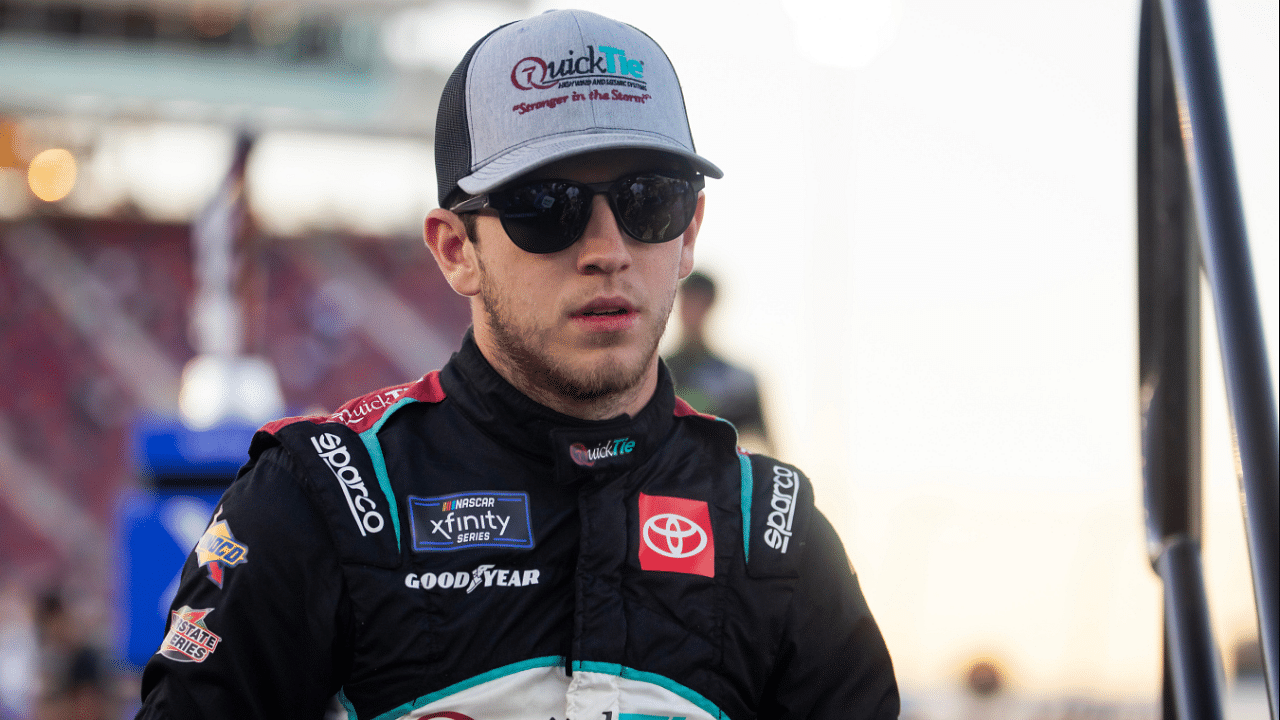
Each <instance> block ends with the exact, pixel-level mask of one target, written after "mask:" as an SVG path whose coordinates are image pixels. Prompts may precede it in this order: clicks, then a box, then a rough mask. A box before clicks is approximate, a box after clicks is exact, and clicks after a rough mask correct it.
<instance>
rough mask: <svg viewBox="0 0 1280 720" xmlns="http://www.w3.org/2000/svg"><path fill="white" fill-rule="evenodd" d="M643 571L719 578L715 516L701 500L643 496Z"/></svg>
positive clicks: (641, 536) (641, 552)
mask: <svg viewBox="0 0 1280 720" xmlns="http://www.w3.org/2000/svg"><path fill="white" fill-rule="evenodd" d="M639 509H640V543H639V545H640V567H641V569H643V570H657V571H662V572H678V573H687V574H690V575H702V576H705V577H715V574H716V573H715V569H716V550H715V537H714V536H713V535H712V532H711V513H710V511H709V510H708V509H707V504H706V503H705V502H703V501H701V500H687V499H685V498H676V497H664V496H661V495H645V494H644V493H641V494H640V500H639Z"/></svg>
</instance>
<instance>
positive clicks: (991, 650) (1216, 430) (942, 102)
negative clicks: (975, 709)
mask: <svg viewBox="0 0 1280 720" xmlns="http://www.w3.org/2000/svg"><path fill="white" fill-rule="evenodd" d="M576 4H577V5H578V6H581V7H585V8H587V9H592V10H595V11H597V12H601V13H603V14H606V15H610V16H612V17H616V18H618V19H622V20H626V21H628V22H632V23H633V24H635V25H637V26H638V27H640V28H642V29H644V30H645V31H646V32H648V33H649V34H650V35H652V36H653V37H654V38H655V39H656V40H657V41H658V42H659V43H660V44H662V46H663V47H664V48H665V49H666V50H667V53H668V54H669V55H670V56H671V58H672V59H673V61H674V62H675V64H676V66H677V70H678V71H679V72H680V76H681V81H682V83H683V86H684V91H685V97H686V100H687V103H688V106H689V114H690V118H691V121H692V123H693V129H694V138H695V141H696V142H697V144H698V149H699V151H700V152H702V153H703V154H705V155H706V156H707V157H709V158H711V159H712V161H713V162H716V163H717V164H719V165H720V166H721V167H722V168H723V169H724V170H725V178H724V179H723V180H720V181H714V182H712V183H710V187H709V188H708V216H707V221H706V223H705V225H704V230H703V234H702V235H701V236H700V238H699V248H698V253H699V258H700V264H701V265H702V266H703V267H704V268H705V269H707V270H710V271H712V272H713V273H715V274H716V275H718V276H719V278H720V280H721V284H722V286H723V287H724V295H723V298H724V300H723V302H722V306H721V309H720V311H719V315H718V317H717V326H716V329H717V330H718V331H719V337H720V341H721V345H722V347H723V348H724V349H725V350H726V351H727V352H728V353H730V354H732V355H734V356H736V357H738V358H740V359H742V360H744V361H746V362H748V363H749V364H751V365H752V366H753V367H754V368H755V369H756V370H757V372H758V374H759V375H760V376H761V378H762V380H763V381H764V384H765V387H766V390H767V391H768V393H769V394H768V399H767V402H768V408H767V410H768V412H769V414H770V417H771V419H772V421H773V423H774V429H775V431H776V434H777V435H778V440H779V442H780V453H779V454H781V455H783V456H784V457H786V458H787V459H790V460H792V461H794V462H797V463H798V464H800V465H801V466H802V467H804V468H806V469H807V470H808V472H809V473H810V475H812V476H813V477H814V478H815V482H816V483H817V486H818V493H819V503H820V505H821V506H822V507H823V508H824V509H825V511H826V512H827V513H828V514H829V515H831V516H832V517H833V518H834V519H835V521H836V523H837V526H838V527H839V528H840V529H841V532H842V534H843V536H844V538H845V540H846V543H847V544H848V545H849V552H850V555H851V556H852V558H853V560H854V563H855V565H856V566H857V567H858V569H859V573H860V575H861V577H862V580H863V584H864V587H865V589H866V592H867V595H868V597H869V599H870V601H871V603H872V605H873V609H874V610H875V611H876V614H877V617H878V619H879V621H880V623H881V626H882V628H883V630H884V632H885V635H886V637H887V639H888V641H889V644H890V647H891V650H892V651H893V653H894V656H895V662H896V663H897V666H898V669H899V674H900V677H901V678H902V680H903V681H904V683H906V684H908V685H910V686H912V687H915V688H921V687H932V686H940V685H944V684H946V683H950V682H954V681H955V680H956V678H957V677H958V676H959V674H960V672H961V670H962V668H963V666H964V664H965V663H966V662H967V661H969V660H970V659H972V658H973V657H975V656H977V655H980V654H991V655H993V656H995V657H996V658H997V659H999V660H1000V661H1001V662H1002V663H1003V664H1004V665H1005V667H1006V668H1007V669H1008V671H1009V673H1010V675H1011V678H1012V680H1013V681H1014V684H1015V686H1016V687H1018V688H1020V689H1022V690H1025V691H1031V692H1040V691H1051V692H1061V691H1064V690H1081V691H1086V692H1094V693H1102V694H1108V695H1130V694H1136V695H1138V696H1140V697H1147V698H1149V697H1154V695H1153V693H1154V692H1156V688H1157V683H1158V679H1159V670H1158V663H1159V654H1158V653H1159V643H1160V640H1159V617H1160V615H1159V586H1158V581H1157V580H1156V578H1155V577H1154V575H1152V573H1151V572H1150V569H1149V565H1147V564H1146V559H1145V546H1144V540H1143V537H1142V533H1141V522H1142V511H1141V504H1140V495H1139V462H1140V460H1139V457H1138V454H1137V449H1136V439H1137V433H1138V428H1137V410H1138V407H1137V389H1136V388H1137V380H1136V375H1137V330H1136V310H1135V307H1136V280H1135V277H1136V269H1135V265H1136V259H1135V257H1136V250H1135V233H1136V230H1135V226H1136V222H1135V218H1134V205H1135V200H1134V197H1135V179H1134V177H1135V175H1134V162H1135V160H1134V157H1135V149H1134V136H1135V129H1134V123H1135V119H1134V117H1135V103H1136V101H1135V93H1136V76H1137V71H1136V57H1137V34H1138V31H1137V26H1138V2H1137V1H1136V0H1135V1H1134V2H1132V3H1116V2H1114V0H1084V1H1082V2H1076V3H1028V2H1022V1H1020V0H1005V1H996V0H991V1H984V2H967V3H954V2H947V1H946V0H904V1H902V2H892V1H890V0H862V1H861V2H842V3H829V4H827V3H823V2H820V1H819V0H810V1H808V2H795V1H794V0H792V1H789V2H787V3H786V7H787V8H788V9H789V10H788V11H784V10H783V9H782V5H781V4H780V3H776V2H769V1H757V2H697V3H691V2H687V1H683V0H682V1H679V2H677V1H676V0H652V1H650V2H646V3H634V4H621V3H616V2H579V3H576ZM1211 7H1212V11H1213V12H1214V22H1215V32H1216V35H1217V38H1218V43H1219V53H1220V62H1221V64H1222V68H1223V75H1224V82H1225V86H1226V91H1227V94H1228V101H1229V103H1230V107H1229V113H1230V121H1231V127H1232V130H1233V139H1234V141H1235V149H1236V157H1237V163H1238V169H1239V173H1240V177H1241V181H1242V186H1243V192H1244V202H1245V208H1246V213H1247V218H1248V223H1249V232H1250V240H1251V243H1252V245H1253V249H1254V256H1255V262H1256V265H1255V271H1256V272H1257V273H1258V289H1259V296H1260V298H1261V300H1262V303H1263V316H1264V323H1265V327H1266V328H1267V332H1268V341H1269V344H1270V362H1271V366H1272V368H1273V370H1272V373H1273V378H1274V375H1275V367H1276V346H1275V342H1276V317H1277V309H1276V304H1277V302H1276V301H1277V294H1278V293H1277V269H1276V268H1277V264H1278V263H1277V245H1278V241H1277V237H1278V234H1280V233H1278V229H1277V196H1278V195H1280V191H1278V189H1277V177H1278V175H1280V173H1278V171H1277V136H1278V134H1280V133H1278V131H1277V91H1276V88H1277V84H1278V83H1277V60H1276V58H1277V12H1276V6H1275V4H1274V3H1266V2H1262V1H1261V0H1248V1H1241V2H1232V3H1227V2H1216V3H1211ZM842 13H843V15H842ZM867 48H872V50H871V51H868V50H867ZM876 48H878V49H879V52H878V53H877V52H874V49H876ZM820 63H822V64H820ZM1208 304H1209V303H1208V302H1206V305H1208ZM1208 312H1209V310H1208V309H1206V313H1208ZM1211 324H1212V323H1211V320H1210V319H1208V318H1207V319H1206V325H1211ZM1206 332H1207V334H1208V332H1209V331H1206ZM1208 342H1210V343H1215V344H1209V345H1207V348H1208V350H1207V352H1206V353H1205V376H1206V378H1207V381H1206V391H1205V412H1206V415H1207V423H1208V425H1207V428H1206V437H1205V443H1206V451H1205V462H1206V478H1205V484H1206V488H1207V490H1206V516H1207V517H1208V520H1207V524H1208V530H1207V540H1206V565H1207V572H1208V574H1209V578H1210V582H1211V584H1212V587H1211V604H1212V609H1213V612H1214V615H1215V621H1216V624H1217V631H1218V636H1219V637H1218V639H1219V642H1220V643H1221V644H1223V645H1225V646H1227V647H1228V648H1229V647H1231V646H1232V645H1234V643H1235V642H1236V641H1237V640H1239V639H1242V638H1244V637H1247V636H1249V635H1250V634H1252V633H1254V632H1255V630H1254V629H1253V625H1252V624H1253V623H1254V619H1253V609H1252V600H1251V595H1252V590H1251V588H1250V586H1249V584H1248V583H1249V577H1248V568H1247V560H1246V556H1245V550H1244V541H1243V534H1242V533H1243V531H1242V529H1241V521H1240V519H1239V505H1238V500H1237V496H1236V495H1235V493H1236V480H1235V477H1234V473H1233V470H1232V466H1231V460H1230V454H1229V453H1230V440H1229V436H1228V434H1227V431H1226V427H1227V421H1226V406H1225V405H1226V404H1225V399H1224V396H1223V393H1222V390H1221V381H1220V377H1221V370H1220V366H1219V364H1218V358H1217V350H1216V339H1214V338H1213V337H1212V336H1211V335H1210V337H1209V338H1208ZM1273 384H1274V380H1273ZM1227 655H1228V657H1229V656H1230V652H1229V651H1228V653H1227ZM1229 662H1230V661H1229V660H1228V663H1229ZM1228 670H1230V667H1229V666H1228Z"/></svg>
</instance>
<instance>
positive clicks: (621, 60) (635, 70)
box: [511, 45, 648, 90]
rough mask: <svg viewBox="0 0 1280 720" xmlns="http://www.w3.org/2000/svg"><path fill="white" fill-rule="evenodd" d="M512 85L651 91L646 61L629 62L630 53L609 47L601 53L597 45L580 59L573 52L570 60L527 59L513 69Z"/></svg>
mask: <svg viewBox="0 0 1280 720" xmlns="http://www.w3.org/2000/svg"><path fill="white" fill-rule="evenodd" d="M569 80H577V81H578V82H568V81H569ZM511 84H512V85H514V86H516V87H517V88H519V89H520V90H550V89H551V88H554V87H575V86H578V85H627V86H629V87H633V88H638V89H640V90H646V89H648V88H647V86H646V85H645V82H644V62H643V61H642V60H631V59H629V58H628V57H627V51H626V50H622V49H619V48H615V47H608V46H606V45H601V46H600V52H599V53H597V52H596V48H595V46H594V45H588V46H587V54H586V55H579V56H578V57H574V56H573V51H572V50H570V51H569V55H568V57H565V58H562V59H560V60H550V61H548V60H543V59H542V58H539V57H527V58H524V59H523V60H521V61H520V62H518V63H516V64H515V66H513V67H512V68H511Z"/></svg>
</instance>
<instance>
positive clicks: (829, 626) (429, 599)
mask: <svg viewBox="0 0 1280 720" xmlns="http://www.w3.org/2000/svg"><path fill="white" fill-rule="evenodd" d="M735 440H736V435H735V432H734V429H733V427H732V426H731V425H730V424H729V423H727V422H724V421H722V420H717V419H715V418H712V417H710V416H705V415H699V414H697V413H696V412H694V411H693V410H692V409H691V408H689V406H688V405H685V404H684V403H683V402H681V401H678V400H677V399H676V398H675V396H674V394H673V391H672V386H671V381H670V377H669V374H668V373H667V371H666V369H665V367H662V368H661V369H660V378H659V386H658V390H657V392H656V393H655V394H654V397H653V399H652V400H651V401H650V402H649V403H648V405H647V406H646V407H645V408H644V410H642V411H641V412H640V413H638V414H637V415H636V416H635V417H634V418H628V417H626V416H620V417H619V418H616V419H614V420H609V421H603V422H590V421H584V420H579V419H575V418H572V417H568V416H565V415H561V414H559V413H556V412H554V411H552V410H550V409H548V408H546V407H543V406H541V405H538V404H537V403H535V402H534V401H532V400H530V399H529V398H528V397H526V396H525V395H523V394H522V393H520V392H519V391H517V390H516V389H515V388H514V387H513V386H511V385H510V384H509V383H507V382H506V380H504V379H503V378H502V377H501V376H500V375H499V374H498V373H497V372H496V371H494V369H493V368H492V367H491V366H490V365H489V364H488V362H487V361H486V360H485V358H484V357H483V355H482V354H481V353H480V351H479V349H478V348H477V346H476V345H475V343H474V340H473V338H472V337H471V335H470V334H468V336H467V338H466V339H465V340H464V343H463V347H462V349H461V350H460V352H458V353H456V354H455V355H454V357H453V359H452V360H451V361H450V362H449V363H448V364H447V365H446V366H445V367H444V368H443V369H442V370H440V371H436V372H432V373H429V374H428V375H426V376H425V377H424V378H423V379H421V380H420V381H418V382H416V383H413V384H409V385H404V386H399V387H393V388H388V389H385V390H382V391H379V392H377V393H372V394H370V395H367V396H365V397H363V398H360V399H358V400H355V401H352V402H350V403H348V404H347V405H345V406H343V407H342V408H341V409H339V410H338V411H337V412H336V413H334V414H333V415H332V416H329V417H315V418H293V419H288V420H282V421H277V422H274V423H271V424H269V425H267V426H266V427H264V428H263V429H262V430H260V431H259V432H258V433H257V434H256V435H255V437H254V440H253V442H252V445H251V447H250V453H249V455H250V460H249V462H248V463H247V464H246V465H245V466H244V468H243V469H242V470H241V471H240V474H239V476H238V477H237V479H236V481H235V482H234V483H233V484H232V485H231V487H230V488H229V489H228V490H227V491H226V493H225V494H224V496H223V498H222V500H221V501H220V502H219V504H218V505H217V508H216V511H215V513H214V516H213V518H212V520H211V521H210V524H209V526H208V529H207V530H206V531H205V533H204V536H203V537H202V538H201V539H200V541H199V542H198V543H197V545H196V548H195V550H194V551H193V552H192V554H191V555H190V556H189V557H188V559H187V562H186V564H185V566H184V568H183V572H182V580H181V584H180V587H179V590H178V593H177V596H176V597H175V599H174V601H173V605H172V608H171V613H170V618H169V623H168V627H167V630H166V636H165V639H164V641H163V643H162V644H161V647H160V650H159V652H157V653H156V654H155V655H154V656H153V657H152V659H151V660H150V661H149V662H148V663H147V666H146V669H145V671H144V674H143V679H142V694H143V698H144V705H143V707H142V710H141V711H140V713H139V717H142V718H160V717H165V718H201V717H204V718H234V719H235V720H249V719H250V718H284V717H289V718H291V717H299V718H320V717H322V716H323V714H324V712H325V707H326V706H327V704H328V703H329V701H330V699H331V698H332V696H334V694H335V693H337V695H338V697H339V699H340V700H341V701H342V703H343V705H345V707H346V709H347V712H348V715H349V717H351V718H359V719H360V720H365V719H368V718H377V719H378V720H384V719H385V720H390V719H391V718H401V717H422V718H435V719H438V720H443V719H445V718H448V719H450V720H517V719H519V720H547V719H548V718H550V719H551V720H566V719H567V720H657V719H658V718H686V719H688V720H694V719H698V720H705V719H706V718H732V720H749V719H751V718H796V719H800V718H809V719H811V720H822V719H824V718H830V719H832V720H834V719H835V718H841V719H843V718H896V717H897V715H898V702H899V701H898V692H897V686H896V683H895V680H894V676H893V669H892V666H891V663H890V659H889V655H888V652H887V650H886V648H885V645H884V642H883V640H882V638H881V635H880V632H879V630H878V628H877V627H876V624H875V621H874V620H873V619H872V617H871V614H870V612H869V610H868V609H867V606H866V603H865V601H864V599H863V596H862V592H861V590H860V589H859V586H858V582H857V578H856V576H855V575H854V574H853V572H852V568H851V566H850V564H849V561H848V560H847V558H846V556H845V553H844V550H843V547H842V546H841V544H840V540H839V539H838V537H837V536H836V533H835V532H834V530H833V529H832V527H831V525H830V524H829V523H828V521H827V520H826V519H825V518H824V517H823V516H822V514H821V513H819V512H818V511H817V510H816V509H815V508H814V506H813V495H812V488H811V485H810V484H809V481H808V480H807V479H806V478H805V477H804V476H803V475H802V474H801V473H800V472H799V471H798V470H796V469H795V468H794V467H792V466H790V465H786V464H784V463H780V462H778V461H775V460H773V459H771V458H767V457H764V456H757V455H747V454H745V453H744V452H742V451H739V450H738V449H737V448H736V447H735Z"/></svg>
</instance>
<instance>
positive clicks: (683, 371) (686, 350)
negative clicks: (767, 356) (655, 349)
mask: <svg viewBox="0 0 1280 720" xmlns="http://www.w3.org/2000/svg"><path fill="white" fill-rule="evenodd" d="M679 298H680V308H679V318H680V346H679V347H678V348H677V349H676V351H675V352H674V353H672V354H670V355H668V356H667V357H666V358H665V360H666V363H667V368H668V369H670V370H671V378H672V380H674V381H675V386H676V394H677V395H679V396H680V398H681V399H683V400H684V401H685V402H687V403H689V405H690V406H691V407H693V409H694V410H697V411H698V412H702V413H707V414H709V415H715V416H716V417H720V418H724V419H725V420H728V421H729V422H731V423H733V426H734V427H735V428H737V429H738V441H739V443H740V444H741V445H742V447H744V448H747V449H748V450H752V451H759V452H765V453H769V452H773V445H772V443H770V441H769V433H768V432H767V431H766V430H765V424H764V410H763V409H762V408H761V407H760V388H759V385H758V384H757V383H756V376H755V375H754V374H752V372H751V371H750V370H747V369H746V368H743V367H739V366H738V365H735V364H733V363H731V362H729V361H728V360H726V359H724V358H723V357H721V356H720V355H718V354H716V353H715V351H713V350H712V349H711V343H710V339H709V338H708V337H707V321H708V319H709V317H710V315H711V309H712V307H713V306H714V305H715V302H716V284H715V281H714V280H712V279H711V277H710V276H709V275H707V274H706V273H703V272H698V271H694V272H693V273H691V274H690V275H689V277H687V278H685V280H684V282H682V283H680V292H679Z"/></svg>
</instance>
